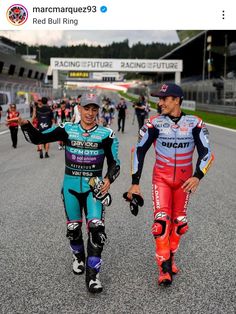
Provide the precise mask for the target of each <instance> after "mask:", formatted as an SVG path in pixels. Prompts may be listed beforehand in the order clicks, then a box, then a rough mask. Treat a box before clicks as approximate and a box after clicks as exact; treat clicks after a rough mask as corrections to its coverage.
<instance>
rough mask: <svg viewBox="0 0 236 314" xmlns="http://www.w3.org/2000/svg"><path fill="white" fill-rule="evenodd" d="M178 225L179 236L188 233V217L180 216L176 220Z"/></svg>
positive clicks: (175, 222)
mask: <svg viewBox="0 0 236 314" xmlns="http://www.w3.org/2000/svg"><path fill="white" fill-rule="evenodd" d="M174 224H176V233H177V234H178V235H182V234H185V233H186V232H187V231H188V221H187V217H186V216H179V217H177V218H176V219H175V220H174Z"/></svg>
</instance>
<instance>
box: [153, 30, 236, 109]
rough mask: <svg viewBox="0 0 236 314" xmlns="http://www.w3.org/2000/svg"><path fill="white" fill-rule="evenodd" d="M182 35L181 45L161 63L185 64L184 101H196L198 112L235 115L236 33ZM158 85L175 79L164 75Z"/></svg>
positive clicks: (229, 31)
mask: <svg viewBox="0 0 236 314" xmlns="http://www.w3.org/2000/svg"><path fill="white" fill-rule="evenodd" d="M180 34H181V39H182V42H181V44H180V45H179V46H178V47H176V48H175V49H173V50H172V51H170V52H169V53H167V54H165V55H164V56H162V58H161V59H181V60H183V72H182V73H181V76H182V79H181V85H182V87H183V90H184V92H185V99H188V100H194V101H196V105H197V108H198V109H203V110H207V111H213V112H219V113H228V114H234V115H236V31H235V30H224V31H223V30H207V31H201V32H199V31H196V32H195V33H191V32H190V33H189V34H190V36H188V32H187V31H185V32H184V33H181V32H180ZM158 81H159V83H161V82H163V81H167V82H168V81H173V77H171V76H170V74H168V73H163V74H161V75H159V77H158ZM151 88H152V89H153V88H156V85H155V87H154V86H151Z"/></svg>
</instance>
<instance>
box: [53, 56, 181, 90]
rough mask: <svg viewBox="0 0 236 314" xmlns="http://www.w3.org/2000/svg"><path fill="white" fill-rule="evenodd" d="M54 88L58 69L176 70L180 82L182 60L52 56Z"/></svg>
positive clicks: (56, 82)
mask: <svg viewBox="0 0 236 314" xmlns="http://www.w3.org/2000/svg"><path fill="white" fill-rule="evenodd" d="M50 66H51V70H52V71H53V88H58V71H91V72H95V71H99V72H101V71H109V72H113V71H114V72H117V71H118V72H174V73H175V82H176V83H177V84H180V77H181V76H180V73H181V72H182V70H183V61H182V60H160V59H159V60H153V59H86V58H80V59H73V58H51V60H50Z"/></svg>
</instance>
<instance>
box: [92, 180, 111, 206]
mask: <svg viewBox="0 0 236 314" xmlns="http://www.w3.org/2000/svg"><path fill="white" fill-rule="evenodd" d="M89 185H90V188H91V191H92V192H93V197H95V198H96V199H98V200H99V201H101V203H102V204H103V205H104V206H110V205H111V202H112V199H111V194H110V193H106V194H103V195H102V192H101V188H102V186H103V181H102V180H100V179H99V178H98V177H92V178H91V179H90V180H89Z"/></svg>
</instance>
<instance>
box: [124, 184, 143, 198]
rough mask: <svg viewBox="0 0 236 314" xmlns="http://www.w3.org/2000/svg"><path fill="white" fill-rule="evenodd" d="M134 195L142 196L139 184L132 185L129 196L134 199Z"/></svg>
mask: <svg viewBox="0 0 236 314" xmlns="http://www.w3.org/2000/svg"><path fill="white" fill-rule="evenodd" d="M132 194H138V195H141V196H142V194H141V190H140V186H139V184H133V185H131V187H130V188H129V190H128V194H127V196H128V198H129V199H132Z"/></svg>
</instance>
